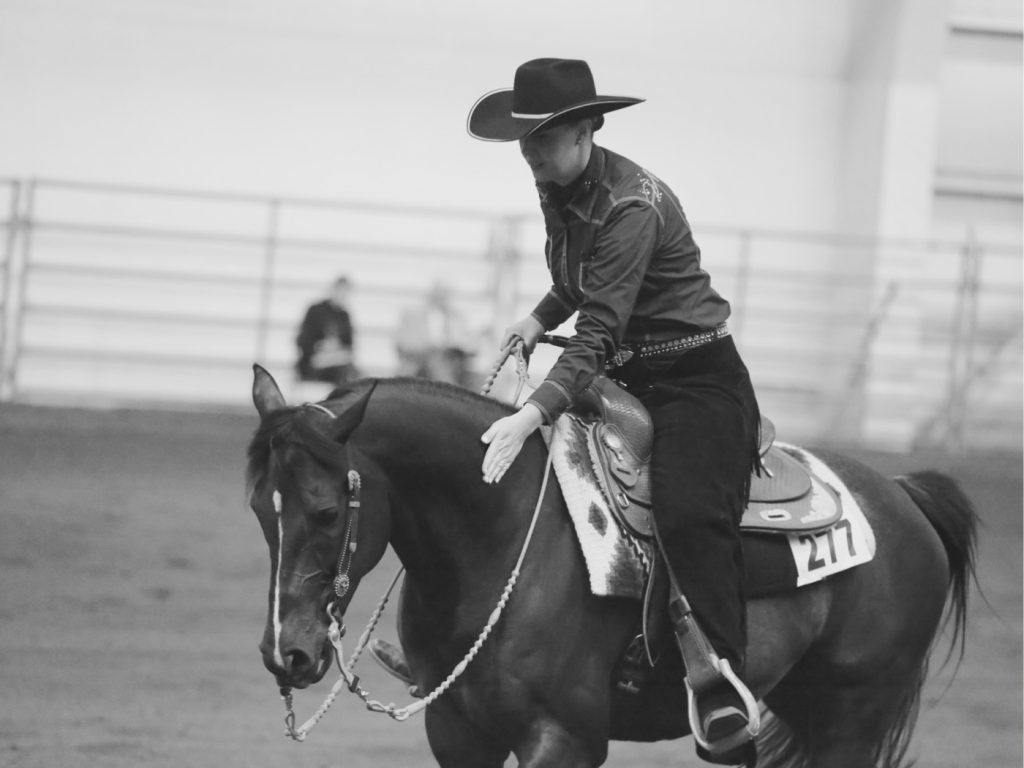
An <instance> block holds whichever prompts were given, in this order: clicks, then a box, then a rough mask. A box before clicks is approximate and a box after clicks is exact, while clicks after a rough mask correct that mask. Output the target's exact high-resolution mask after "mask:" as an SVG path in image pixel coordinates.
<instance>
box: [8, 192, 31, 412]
mask: <svg viewBox="0 0 1024 768" xmlns="http://www.w3.org/2000/svg"><path fill="white" fill-rule="evenodd" d="M35 197H36V180H35V179H30V180H29V181H28V182H27V183H26V184H25V194H24V196H22V195H21V194H20V193H19V194H18V205H17V207H15V206H13V205H12V208H11V230H12V233H11V234H12V237H11V239H10V241H9V246H10V247H9V250H8V252H7V265H6V270H7V273H6V276H5V280H4V344H3V360H2V364H0V370H2V377H0V400H3V401H10V400H14V399H15V398H16V397H17V394H18V364H19V359H20V357H21V336H22V325H23V322H24V314H25V292H26V289H27V287H28V268H29V261H30V256H31V250H32V219H33V208H34V206H35ZM19 209H20V212H19ZM15 233H16V235H17V236H19V237H20V238H21V242H20V245H21V247H20V248H19V247H17V245H16V244H15V242H14V240H15V237H14V235H15Z"/></svg>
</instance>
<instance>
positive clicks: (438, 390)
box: [246, 377, 515, 488]
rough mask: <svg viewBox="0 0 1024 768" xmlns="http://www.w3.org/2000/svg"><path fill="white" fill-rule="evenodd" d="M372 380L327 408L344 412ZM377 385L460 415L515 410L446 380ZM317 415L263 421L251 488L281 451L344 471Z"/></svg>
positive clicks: (253, 449) (340, 392)
mask: <svg viewBox="0 0 1024 768" xmlns="http://www.w3.org/2000/svg"><path fill="white" fill-rule="evenodd" d="M372 381H374V380H372V379H361V380H358V381H354V382H351V383H350V384H347V385H346V386H344V387H340V388H338V389H335V390H333V391H332V392H331V393H330V395H329V396H328V398H327V400H325V401H324V402H323V405H324V406H325V407H328V408H330V409H331V410H334V411H337V412H338V413H340V412H341V411H343V410H344V407H343V406H342V407H338V405H339V401H343V400H345V399H347V398H349V397H350V396H352V395H353V394H358V393H361V392H362V391H363V390H364V389H365V387H366V385H367V383H368V382H372ZM376 382H377V384H378V386H379V387H380V388H379V389H378V390H377V391H378V392H380V391H382V390H386V389H397V390H399V391H400V393H401V392H404V391H408V392H409V393H410V394H415V395H419V396H421V397H425V398H427V399H431V400H438V401H443V402H445V403H448V404H451V405H452V406H454V409H455V410H456V411H459V412H466V411H467V409H470V408H472V409H481V408H483V409H488V410H492V411H494V418H499V417H500V416H504V415H508V414H509V413H512V412H513V411H514V410H515V409H514V408H513V406H511V405H509V404H507V403H502V402H500V401H497V400H494V399H493V398H490V397H487V396H485V395H481V394H478V393H476V392H473V391H470V390H468V389H466V388H465V387H460V386H456V385H454V384H449V383H447V382H443V381H431V380H429V379H418V378H407V377H398V378H390V379H378V380H376ZM399 396H401V394H399ZM332 405H333V406H334V407H333V408H332V407H331V406H332ZM317 413H318V411H316V410H314V409H311V408H309V407H308V404H303V405H294V406H288V407H285V408H281V409H279V410H276V411H273V412H272V413H268V414H267V415H266V416H265V417H264V418H263V419H262V420H261V422H260V425H259V426H258V427H257V428H256V431H255V433H254V434H253V437H252V440H251V441H250V443H249V450H248V467H247V470H246V479H247V484H248V487H249V488H253V487H255V486H256V485H257V484H258V482H259V480H260V478H262V477H263V476H264V475H265V474H266V473H267V471H268V469H269V467H270V463H271V461H273V460H274V456H275V454H276V453H277V452H283V451H288V450H292V449H301V450H304V451H306V452H307V453H309V454H310V455H311V456H312V457H313V458H314V459H315V460H316V461H318V462H320V463H322V464H324V465H326V466H327V467H333V468H339V469H340V468H343V465H344V456H343V453H342V452H341V451H339V450H338V448H339V445H338V443H337V442H336V441H335V440H334V439H333V438H332V437H331V436H330V435H329V434H326V433H325V432H324V431H323V429H322V428H321V427H319V426H318V425H317V423H316V420H315V418H314V416H315V414H317Z"/></svg>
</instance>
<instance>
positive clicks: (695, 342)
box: [633, 323, 732, 360]
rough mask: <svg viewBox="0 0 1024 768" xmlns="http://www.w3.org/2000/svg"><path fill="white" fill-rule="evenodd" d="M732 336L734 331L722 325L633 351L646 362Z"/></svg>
mask: <svg viewBox="0 0 1024 768" xmlns="http://www.w3.org/2000/svg"><path fill="white" fill-rule="evenodd" d="M730 335H732V331H730V330H729V326H728V325H726V324H725V323H722V324H721V325H718V326H716V327H714V328H712V329H711V330H710V331H701V332H700V333H694V334H692V335H690V336H682V337H680V338H678V339H666V340H665V341H655V342H651V343H649V344H638V345H636V346H634V347H633V351H634V354H637V355H639V356H640V359H641V360H644V359H647V358H648V357H654V356H655V355H664V354H667V353H669V352H682V351H684V350H687V349H694V348H696V347H702V346H704V345H705V344H710V343H711V342H712V341H718V340H719V339H724V338H725V337H726V336H730Z"/></svg>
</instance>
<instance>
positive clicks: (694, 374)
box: [612, 338, 760, 671]
mask: <svg viewBox="0 0 1024 768" xmlns="http://www.w3.org/2000/svg"><path fill="white" fill-rule="evenodd" d="M612 376H613V377H614V378H616V379H618V380H620V381H622V382H623V383H624V384H626V385H627V387H628V389H629V391H630V392H631V393H632V394H633V395H634V396H636V397H637V398H639V399H640V400H641V401H642V402H643V404H644V405H645V406H646V408H647V409H648V411H649V412H650V414H651V419H652V421H653V422H654V448H653V456H652V460H651V472H652V474H651V479H652V503H653V507H654V518H655V523H656V525H657V526H658V531H659V533H660V535H661V537H662V540H663V541H664V544H665V550H666V553H667V556H668V561H669V564H670V566H671V568H672V570H673V571H674V572H675V575H676V578H677V580H678V581H679V585H680V587H681V588H682V590H683V593H684V594H685V595H686V598H687V600H688V601H689V603H690V605H691V607H692V608H693V612H694V614H695V615H696V617H697V621H698V622H699V623H700V625H701V628H702V629H703V630H704V632H705V634H706V635H707V637H708V640H709V641H710V642H711V645H712V646H713V647H714V649H715V651H716V652H717V653H718V654H719V656H722V657H724V658H727V659H729V662H730V663H731V664H732V666H733V668H734V669H736V670H737V671H741V670H742V669H743V661H744V651H745V647H746V610H745V609H746V604H745V598H744V593H743V582H744V571H743V548H742V546H741V544H740V534H739V524H740V518H741V516H742V515H743V510H744V508H745V507H746V504H747V497H748V494H749V488H750V473H751V471H752V470H753V468H754V467H755V466H756V464H755V462H756V461H757V440H758V429H759V423H760V415H759V412H758V407H757V398H756V396H755V394H754V390H753V387H752V385H751V382H750V375H749V374H748V372H747V368H746V366H745V365H744V364H743V361H742V359H741V358H740V355H739V353H738V352H737V350H736V347H735V345H734V344H733V341H732V339H731V338H725V339H721V340H719V341H715V342H712V343H710V344H707V345H705V346H703V347H698V348H696V349H692V350H689V351H686V352H683V353H680V354H676V355H673V356H664V357H656V358H651V359H649V360H639V359H637V360H633V361H630V362H629V363H627V364H626V365H625V366H624V367H623V368H622V369H620V370H618V371H615V372H614V373H612Z"/></svg>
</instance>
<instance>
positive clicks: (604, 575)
mask: <svg viewBox="0 0 1024 768" xmlns="http://www.w3.org/2000/svg"><path fill="white" fill-rule="evenodd" d="M548 450H550V451H551V464H552V466H553V467H554V470H555V477H556V478H558V484H559V485H560V486H561V488H562V495H563V497H564V498H565V503H566V506H567V507H568V508H569V517H570V518H571V519H572V522H573V526H574V527H575V529H576V536H577V538H578V539H579V542H580V547H581V548H582V550H583V559H584V561H585V562H586V564H587V573H588V574H589V576H590V590H591V592H593V593H594V594H595V595H604V596H617V597H632V598H636V599H638V600H639V599H641V598H642V597H643V594H644V582H645V581H646V579H647V574H648V573H649V571H650V562H651V555H652V554H653V550H652V546H651V545H650V544H649V543H647V542H642V541H640V540H639V539H636V538H634V537H633V536H630V535H629V534H627V533H626V531H624V530H623V529H622V527H621V526H620V525H619V522H618V520H617V519H616V518H615V515H614V514H612V510H611V508H610V507H609V506H608V501H607V500H606V499H605V497H604V494H602V493H601V489H600V487H599V486H598V484H597V480H596V468H595V467H594V463H593V460H592V459H591V456H590V448H589V447H588V444H587V434H586V430H585V428H584V426H583V424H581V423H580V421H579V420H577V419H574V418H572V416H571V415H569V414H566V415H564V416H562V417H560V418H559V419H558V420H557V421H555V424H554V426H553V427H552V428H551V439H550V443H549V446H548Z"/></svg>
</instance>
